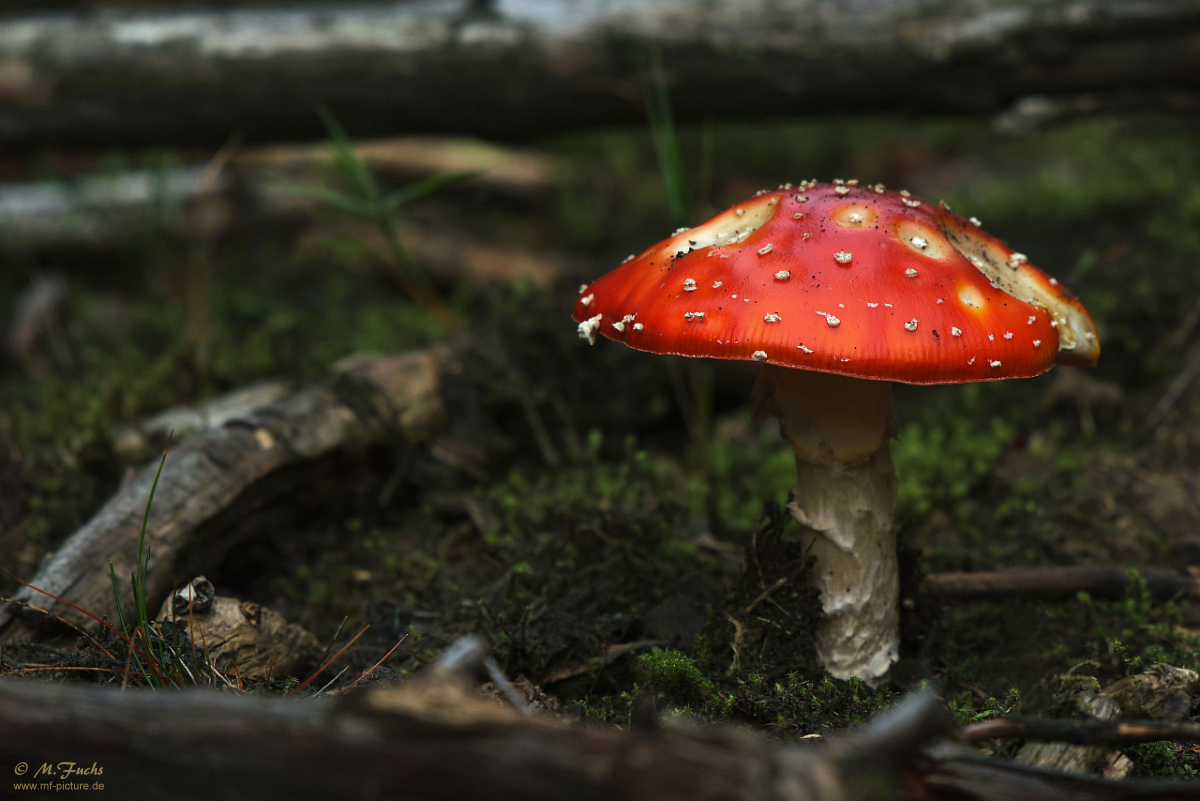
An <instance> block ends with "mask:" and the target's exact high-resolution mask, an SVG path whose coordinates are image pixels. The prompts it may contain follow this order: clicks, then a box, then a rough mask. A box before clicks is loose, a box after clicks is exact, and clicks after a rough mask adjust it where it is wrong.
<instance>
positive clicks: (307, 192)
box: [274, 181, 375, 220]
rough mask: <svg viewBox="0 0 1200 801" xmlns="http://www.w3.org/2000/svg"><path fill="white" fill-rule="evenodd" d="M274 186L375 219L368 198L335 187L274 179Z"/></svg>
mask: <svg viewBox="0 0 1200 801" xmlns="http://www.w3.org/2000/svg"><path fill="white" fill-rule="evenodd" d="M274 186H275V187H276V188H278V189H281V190H283V191H284V192H290V193H292V194H293V195H300V196H301V197H306V198H308V199H309V200H315V201H317V202H318V203H324V204H325V205H327V206H332V207H334V208H335V209H340V210H341V211H345V212H348V213H350V214H355V215H357V216H359V217H366V218H367V219H369V220H374V219H375V205H374V204H373V203H371V202H370V201H369V200H364V199H362V198H357V197H354V196H353V195H347V194H346V193H345V192H339V191H337V190H336V189H330V188H328V187H325V186H318V185H316V184H308V183H303V182H301V181H275V182H274Z"/></svg>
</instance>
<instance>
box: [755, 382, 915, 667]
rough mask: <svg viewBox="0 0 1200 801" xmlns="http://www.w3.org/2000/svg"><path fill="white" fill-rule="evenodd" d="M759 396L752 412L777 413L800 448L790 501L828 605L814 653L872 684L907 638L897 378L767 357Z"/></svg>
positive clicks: (786, 433)
mask: <svg viewBox="0 0 1200 801" xmlns="http://www.w3.org/2000/svg"><path fill="white" fill-rule="evenodd" d="M754 398H755V401H756V406H755V413H756V414H757V415H759V416H772V417H778V418H779V420H780V433H781V434H782V436H783V438H784V439H786V440H787V441H788V443H789V444H790V445H791V446H792V450H793V451H794V452H795V454H796V473H797V483H796V497H795V500H794V501H793V502H792V503H790V504H788V508H789V510H790V511H791V513H792V516H793V517H794V518H795V519H796V520H797V521H798V522H799V523H800V526H801V528H802V531H803V534H802V536H803V538H804V541H805V544H806V545H810V546H811V553H812V555H813V556H815V557H816V563H815V565H814V567H813V573H812V581H813V583H814V584H815V585H816V586H817V588H818V589H820V591H821V605H822V608H823V609H824V613H825V614H824V617H823V618H822V620H821V623H820V625H819V626H818V629H817V655H818V656H819V657H820V658H821V661H822V662H823V663H824V665H825V669H826V670H828V671H829V673H831V674H832V675H833V676H834V677H836V678H840V679H844V678H849V677H850V676H854V677H855V678H859V679H862V680H863V681H865V682H867V683H868V684H870V685H872V686H875V685H877V684H878V683H880V681H881V680H882V679H883V677H884V675H885V674H886V673H887V671H888V668H889V667H890V666H891V664H892V663H893V662H894V661H896V658H897V654H898V651H899V641H900V608H899V600H900V598H899V592H900V589H899V588H900V582H899V579H900V573H899V567H898V565H897V562H896V535H895V531H894V529H893V516H894V514H895V509H896V471H895V468H894V467H893V466H892V457H891V453H890V452H889V450H888V443H889V440H890V439H891V437H892V435H893V434H894V433H895V422H894V421H893V418H892V386H891V384H889V383H887V382H886V381H864V380H862V379H858V378H847V377H845V376H839V375H833V374H830V373H815V372H811V371H807V370H793V369H788V368H783V367H775V366H773V365H764V366H763V370H762V372H761V373H759V377H758V381H757V382H756V383H755V386H754Z"/></svg>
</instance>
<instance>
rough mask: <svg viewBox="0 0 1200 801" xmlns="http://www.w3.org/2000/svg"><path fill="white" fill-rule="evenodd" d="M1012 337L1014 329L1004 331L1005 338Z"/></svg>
mask: <svg viewBox="0 0 1200 801" xmlns="http://www.w3.org/2000/svg"><path fill="white" fill-rule="evenodd" d="M1012 337H1013V335H1012V331H1005V332H1004V338H1005V339H1012Z"/></svg>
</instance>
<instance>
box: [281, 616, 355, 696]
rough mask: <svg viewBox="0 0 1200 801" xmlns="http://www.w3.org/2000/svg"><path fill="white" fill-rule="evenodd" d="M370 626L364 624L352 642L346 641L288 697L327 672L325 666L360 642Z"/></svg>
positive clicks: (289, 694)
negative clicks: (360, 638) (359, 639)
mask: <svg viewBox="0 0 1200 801" xmlns="http://www.w3.org/2000/svg"><path fill="white" fill-rule="evenodd" d="M369 628H371V627H370V626H363V629H362V631H360V632H359V633H358V634H355V635H354V639H352V640H351V641H350V642H348V643H346V644H345V645H343V646H342V649H341V650H340V651H338V652H337V653H336V654H334V655H333V656H332V657H330V659H329V661H328V662H326V663H325V664H323V665H321V667H320V668H318V669H317V672H316V673H314V674H312V675H311V676H309V677H308V678H307V679H305V680H304V682H303V683H301V684H300V686H299V687H297V688H296V689H294V690H292V691H291V692H290V693H288V698H291V697H292V696H293V695H295V694H296V693H298V692H300V691H301V690H303V689H304V688H305V687H307V686H308V685H309V684H311V683H312V680H313V679H315V678H316V677H317V676H320V675H321V674H322V673H324V672H325V668H327V667H329V666H330V665H332V664H333V663H334V662H336V661H337V659H338V657H339V656H341V655H342V654H344V653H346V649H347V648H349V647H350V646H351V645H354V643H356V642H358V638H359V637H361V636H363V635H364V634H366V633H367V629H369Z"/></svg>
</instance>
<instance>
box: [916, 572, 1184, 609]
mask: <svg viewBox="0 0 1200 801" xmlns="http://www.w3.org/2000/svg"><path fill="white" fill-rule="evenodd" d="M1138 573H1140V574H1141V576H1142V578H1144V579H1145V580H1146V589H1147V590H1148V591H1149V593H1150V596H1151V597H1152V598H1154V599H1155V600H1157V601H1168V600H1171V599H1187V600H1189V601H1197V600H1200V576H1194V575H1192V574H1190V573H1176V572H1175V571H1173V570H1164V569H1162V568H1142V569H1139V570H1138ZM1128 589H1129V574H1128V573H1127V572H1126V571H1125V569H1124V568H1120V567H1027V568H1015V569H1013V570H997V571H992V572H979V573H931V574H929V575H928V576H926V577H925V578H924V579H922V580H921V584H920V590H919V591H920V592H921V593H922V594H924V595H931V596H935V597H938V598H946V599H955V600H962V601H985V600H989V599H995V598H1013V597H1021V598H1037V599H1043V600H1053V599H1060V598H1073V597H1074V596H1076V595H1078V594H1079V593H1081V592H1086V593H1089V594H1090V595H1093V596H1095V597H1097V598H1111V599H1121V598H1124V597H1125V594H1126V592H1127V591H1128Z"/></svg>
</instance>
